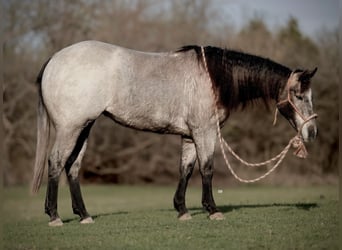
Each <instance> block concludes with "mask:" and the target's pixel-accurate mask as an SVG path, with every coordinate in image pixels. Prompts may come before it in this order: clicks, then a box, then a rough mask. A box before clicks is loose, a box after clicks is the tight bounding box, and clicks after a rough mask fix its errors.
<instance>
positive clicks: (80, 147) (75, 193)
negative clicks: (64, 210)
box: [65, 121, 94, 224]
mask: <svg viewBox="0 0 342 250" xmlns="http://www.w3.org/2000/svg"><path fill="white" fill-rule="evenodd" d="M93 124H94V121H92V122H90V123H89V124H88V125H87V126H86V127H85V128H84V129H83V130H82V132H81V134H80V135H79V137H78V139H77V142H76V146H75V148H74V150H73V151H72V153H71V155H70V157H69V159H68V161H67V163H66V165H65V171H66V175H67V178H68V182H69V188H70V194H71V200H72V209H73V212H74V214H77V215H79V216H80V217H81V223H82V224H87V223H93V222H94V221H93V219H92V218H91V217H90V215H89V214H88V212H87V210H86V208H85V205H84V201H83V198H82V193H81V187H80V182H79V176H78V174H79V170H80V168H81V162H82V158H83V156H84V153H85V151H86V148H87V139H88V136H89V132H90V129H91V127H92V125H93Z"/></svg>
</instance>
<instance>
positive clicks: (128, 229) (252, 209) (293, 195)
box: [3, 186, 338, 249]
mask: <svg viewBox="0 0 342 250" xmlns="http://www.w3.org/2000/svg"><path fill="white" fill-rule="evenodd" d="M173 192H174V188H168V187H165V186H164V187H155V186H154V187H151V186H86V187H85V189H84V194H85V200H86V203H87V204H88V208H89V211H90V213H91V214H92V215H93V216H94V217H95V224H91V225H80V224H79V222H78V218H77V217H76V216H75V215H72V212H71V204H70V203H71V202H70V195H69V192H68V190H67V188H66V187H65V188H62V189H61V192H60V197H59V198H60V199H59V208H60V209H59V210H60V215H61V216H62V218H64V225H63V227H60V228H49V227H48V226H47V221H48V216H46V215H44V214H43V209H42V206H43V202H42V201H43V194H42V193H43V192H41V195H39V196H36V197H28V196H27V190H26V189H25V188H18V187H17V188H8V189H5V192H4V201H5V204H6V205H5V206H4V207H3V214H4V215H5V216H4V221H3V230H4V235H3V244H4V249H94V248H100V249H337V248H338V247H337V244H338V243H337V238H338V219H337V217H338V209H337V208H338V201H337V199H338V196H337V193H338V190H337V189H336V187H322V186H321V187H307V188H271V187H257V186H254V187H253V186H248V187H243V188H241V187H240V188H233V189H224V190H223V193H220V194H218V193H216V194H215V196H216V200H217V203H218V206H219V208H221V210H222V212H223V213H224V215H225V217H226V220H224V221H210V220H208V218H207V214H206V213H205V212H203V210H202V209H201V208H200V197H201V190H200V188H190V189H189V191H188V197H187V201H188V205H189V207H190V213H191V214H192V217H193V219H192V220H190V221H183V222H180V221H178V220H177V218H176V215H177V213H176V212H175V211H174V210H173V209H172V195H173ZM266 193H267V195H265V194H266Z"/></svg>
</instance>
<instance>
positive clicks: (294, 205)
mask: <svg viewBox="0 0 342 250" xmlns="http://www.w3.org/2000/svg"><path fill="white" fill-rule="evenodd" d="M268 207H289V208H297V209H302V210H306V211H309V210H310V209H311V208H316V207H318V204H317V203H272V204H246V205H225V206H218V209H219V210H220V211H221V212H222V213H229V212H232V211H233V210H239V209H245V208H268ZM189 210H190V211H191V214H192V215H197V214H202V213H206V211H204V209H203V208H202V207H191V208H189Z"/></svg>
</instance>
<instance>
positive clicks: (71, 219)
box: [63, 211, 128, 223]
mask: <svg viewBox="0 0 342 250" xmlns="http://www.w3.org/2000/svg"><path fill="white" fill-rule="evenodd" d="M121 214H128V212H125V211H119V212H113V213H103V214H96V215H91V217H92V218H93V219H94V220H95V219H98V218H100V217H105V216H112V215H121ZM74 221H80V217H78V216H77V217H75V218H70V219H65V220H63V223H70V222H74Z"/></svg>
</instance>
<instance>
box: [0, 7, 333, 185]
mask: <svg viewBox="0 0 342 250" xmlns="http://www.w3.org/2000/svg"><path fill="white" fill-rule="evenodd" d="M2 8H3V11H2V13H3V16H4V17H3V20H4V23H3V26H4V32H3V34H4V36H5V39H4V45H3V54H4V69H3V71H4V88H3V89H4V94H3V100H4V102H3V111H4V115H3V125H4V132H5V133H4V135H5V136H4V140H3V144H4V153H3V155H1V157H3V162H4V163H5V165H4V183H5V185H12V184H23V183H28V182H29V181H30V179H31V175H32V169H33V163H34V154H35V142H36V107H37V88H36V85H35V78H36V76H37V74H38V72H39V69H40V67H41V65H42V64H43V63H44V62H45V61H46V59H47V58H48V57H50V56H51V55H52V54H53V53H55V52H56V51H58V50H60V49H62V48H64V47H66V46H68V45H70V44H72V43H75V42H78V41H82V40H87V39H93V40H101V41H104V42H109V43H113V44H117V45H121V46H124V47H128V48H132V49H137V50H144V51H169V50H175V49H177V48H178V47H181V46H183V45H187V44H200V45H214V46H219V47H227V48H233V49H238V50H243V51H246V52H249V53H253V54H257V55H261V56H264V57H269V58H271V59H273V60H275V61H277V62H279V63H282V64H285V65H287V66H289V67H291V68H293V69H294V68H313V67H315V66H317V67H318V73H317V74H316V76H315V77H314V80H313V86H312V87H313V93H314V104H315V111H316V112H317V113H318V115H319V118H318V120H317V122H318V127H319V136H318V139H317V140H316V141H315V142H314V143H313V144H310V145H308V151H309V158H308V159H306V160H300V159H297V158H295V157H294V156H292V155H291V154H289V156H288V157H286V159H285V162H284V163H283V164H282V166H281V167H280V169H279V170H277V172H276V174H273V175H272V176H270V177H268V178H267V179H266V180H265V181H264V183H272V184H278V183H279V184H280V183H281V184H289V185H290V184H299V183H323V182H324V183H327V182H336V181H337V175H338V174H337V173H338V164H337V161H338V160H337V157H338V137H339V135H338V84H339V78H338V31H337V28H336V30H322V31H321V32H320V33H318V34H317V36H316V38H315V39H312V38H309V37H307V36H305V35H304V34H303V33H302V32H301V31H300V29H299V25H298V22H297V20H296V19H294V18H290V19H289V21H288V22H287V23H285V24H283V25H282V26H279V27H278V29H277V30H271V29H269V27H267V25H266V24H265V22H264V21H263V20H262V18H258V17H255V18H252V19H251V20H249V21H246V24H245V25H244V27H243V28H241V29H237V28H235V27H234V26H233V25H230V24H229V17H226V16H224V15H223V14H222V12H221V11H220V6H217V2H216V1H209V0H199V1H195V0H182V1H157V0H150V1H133V0H132V1H123V0H121V1H120V0H112V1H99V0H90V1H89V0H74V1H49V0H36V1H22V0H11V1H4V2H3V6H2ZM318 18H319V17H318ZM227 20H228V21H227ZM273 112H274V110H267V109H266V108H264V107H263V106H262V105H260V106H257V107H254V108H251V109H249V111H244V112H243V113H242V112H240V113H239V112H237V113H236V114H233V115H232V116H231V117H230V120H228V122H227V123H226V126H225V128H224V129H223V133H224V136H225V138H226V139H227V140H228V142H230V143H231V145H232V147H233V148H234V149H236V151H237V152H238V153H239V154H241V156H243V157H245V158H247V160H250V161H261V160H264V159H266V158H269V157H270V156H273V155H275V154H277V153H278V152H279V151H280V150H281V149H282V148H283V146H285V145H286V144H287V142H288V140H289V138H291V137H292V136H293V135H294V134H295V132H294V131H293V129H292V128H291V127H290V126H289V124H288V123H287V122H286V121H285V120H284V119H283V118H278V124H277V125H276V126H275V127H273V126H272V120H273ZM179 158H180V138H179V137H178V136H172V135H156V134H152V133H146V132H139V131H135V130H132V129H128V128H124V127H121V126H119V125H117V124H114V123H113V122H112V121H111V120H108V119H105V118H100V119H99V120H98V121H97V123H96V124H95V126H94V127H93V129H92V132H91V135H90V140H89V145H88V149H87V152H86V155H85V158H84V160H83V168H82V179H83V181H89V182H95V181H97V182H99V181H101V182H114V183H142V182H144V183H145V182H148V183H159V184H162V183H176V182H175V179H177V178H178V165H179ZM231 161H232V162H233V164H234V166H236V168H237V172H238V173H239V174H240V175H241V176H243V177H254V176H257V175H260V174H261V173H263V172H264V171H265V170H266V168H263V169H259V170H251V169H246V168H245V167H242V166H239V165H238V164H237V163H236V162H234V161H233V160H231ZM215 168H216V172H215V181H217V182H222V183H226V184H234V183H236V182H235V181H233V180H232V179H231V178H232V177H231V175H230V174H229V173H228V172H227V171H228V170H227V169H226V167H225V166H224V163H223V160H222V156H221V155H220V153H219V151H217V156H216V158H215ZM194 177H195V178H194V179H195V182H196V180H198V179H199V178H198V177H199V174H198V171H195V173H194Z"/></svg>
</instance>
